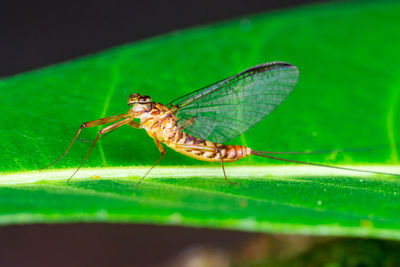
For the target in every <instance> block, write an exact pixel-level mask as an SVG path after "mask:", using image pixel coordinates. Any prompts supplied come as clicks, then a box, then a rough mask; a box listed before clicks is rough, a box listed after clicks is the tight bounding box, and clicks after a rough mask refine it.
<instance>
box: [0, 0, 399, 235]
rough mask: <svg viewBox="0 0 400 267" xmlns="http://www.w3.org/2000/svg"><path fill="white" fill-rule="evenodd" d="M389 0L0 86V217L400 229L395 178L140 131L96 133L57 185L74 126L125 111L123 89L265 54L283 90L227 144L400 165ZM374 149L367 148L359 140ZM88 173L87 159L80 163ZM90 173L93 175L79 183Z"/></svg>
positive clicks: (179, 91)
mask: <svg viewBox="0 0 400 267" xmlns="http://www.w3.org/2000/svg"><path fill="white" fill-rule="evenodd" d="M399 12H400V3H397V2H390V1H388V2H380V3H336V4H335V3H330V4H323V5H322V4H321V5H314V6H306V7H302V8H298V9H293V10H286V11H276V12H272V13H267V14H260V15H256V16H250V17H245V18H241V19H236V20H232V21H228V22H224V23H219V24H216V25H210V26H205V27H199V28H195V29H190V30H185V31H181V32H175V33H171V34H168V35H164V36H161V37H156V38H152V39H149V40H145V41H141V42H138V43H135V44H130V45H125V46H121V47H116V48H113V49H110V50H108V51H105V52H102V53H99V54H96V55H92V56H87V57H85V58H81V59H77V60H73V61H70V62H66V63H63V64H58V65H55V66H50V67H47V68H44V69H41V70H37V71H33V72H29V73H25V74H21V75H17V76H14V77H10V78H6V79H3V80H1V81H0V99H1V101H2V104H1V106H0V114H1V116H0V124H1V127H0V138H1V141H2V142H1V151H2V153H1V155H0V162H1V165H0V170H1V172H2V174H1V176H0V202H1V205H0V223H2V224H13V223H33V222H82V221H87V222H95V221H96V222H100V221H101V222H146V223H158V224H177V225H191V226H200V227H218V228H229V229H238V230H248V231H266V232H293V233H314V234H322V235H349V236H374V237H380V238H393V239H400V230H399V229H400V223H399V221H398V219H397V218H398V214H400V213H399V212H400V205H399V193H400V188H399V187H400V183H399V178H397V177H390V176H383V175H380V176H378V175H365V174H360V173H353V172H340V171H335V170H331V169H323V168H318V167H301V166H294V165H289V164H285V165H277V164H281V163H280V162H273V161H270V160H266V159H263V158H256V157H249V158H247V159H244V160H241V161H238V162H235V163H231V164H226V169H227V173H228V176H229V177H230V179H231V180H232V181H234V182H239V183H240V186H229V185H227V184H226V183H225V181H224V179H223V176H222V171H221V170H220V168H219V167H218V166H219V164H211V163H205V162H200V161H196V160H194V159H191V158H188V157H185V156H183V155H180V154H177V153H175V152H174V151H172V150H169V149H168V150H167V155H166V157H165V158H164V159H163V161H162V162H161V164H160V166H159V167H157V168H156V169H155V170H154V172H153V173H152V174H151V176H150V177H149V178H148V179H147V180H146V181H145V182H144V183H143V184H142V185H141V187H139V188H138V189H135V188H134V185H135V183H136V182H137V181H138V179H139V178H140V177H141V175H143V174H144V173H145V171H146V169H147V168H148V166H151V165H152V164H153V163H154V162H155V161H156V160H157V158H158V156H159V154H158V150H157V148H156V146H155V145H154V142H153V141H152V140H151V138H149V137H148V135H147V134H146V133H145V132H144V131H142V130H135V129H132V128H129V127H122V128H121V129H119V130H118V131H115V132H113V133H111V134H108V135H107V136H106V137H105V138H103V139H101V141H100V142H99V144H98V145H97V146H96V147H95V148H94V150H93V152H92V154H91V155H90V157H89V159H88V161H87V163H86V164H85V167H88V168H86V169H83V170H82V171H80V172H78V174H77V176H76V178H74V179H73V180H72V181H71V183H70V184H66V183H65V180H66V178H68V177H69V176H70V175H71V174H72V172H73V170H74V169H73V168H76V167H77V166H78V165H79V163H80V162H81V160H82V158H83V157H84V155H85V153H86V151H87V150H88V149H89V147H90V144H89V143H88V142H86V141H85V140H93V139H94V137H95V135H96V132H97V131H98V130H99V128H96V127H95V128H94V129H85V131H84V132H83V133H82V136H81V138H82V139H80V140H78V141H77V142H76V143H75V144H74V146H73V147H72V149H71V151H70V152H69V153H68V155H67V156H66V157H65V158H64V159H63V160H62V161H60V162H59V163H57V165H55V166H54V167H53V169H50V170H49V171H45V172H40V173H39V172H37V170H38V169H39V168H41V167H43V166H46V165H47V164H48V163H50V162H51V161H52V160H54V159H55V158H56V157H58V156H59V155H60V154H61V153H62V152H63V150H64V149H65V148H66V147H67V145H68V144H69V142H70V140H72V138H73V136H74V134H75V132H76V131H77V130H78V128H79V126H80V124H81V123H82V122H84V121H90V120H94V119H97V118H101V117H105V116H112V115H117V114H121V113H124V112H126V111H127V109H128V107H127V106H126V101H127V97H128V95H129V94H132V93H136V92H138V93H141V94H147V95H150V96H151V97H152V98H153V100H155V101H157V102H161V103H165V104H167V103H169V101H171V100H173V99H175V98H177V97H179V96H180V95H183V94H186V93H188V92H190V91H193V90H195V89H198V88H201V87H203V86H205V85H207V84H211V83H213V82H216V81H218V80H221V79H223V78H225V77H228V76H230V75H233V74H235V73H238V72H240V71H242V70H244V69H246V68H248V67H251V66H253V65H256V64H259V63H263V62H268V61H287V62H290V63H292V64H294V65H296V66H297V67H298V68H299V70H300V80H299V83H298V86H297V87H296V88H295V90H294V92H293V93H292V94H291V95H290V96H289V97H288V98H287V99H286V100H285V101H284V102H283V103H282V104H281V105H280V106H279V107H278V108H277V109H276V110H275V111H274V112H272V113H271V114H270V115H269V116H268V117H267V118H266V119H264V120H262V121H261V122H260V123H258V124H257V125H256V126H255V127H253V128H251V129H250V130H249V131H248V132H246V133H245V134H244V135H242V136H240V137H238V138H236V139H235V140H232V142H230V143H232V144H243V145H247V146H249V147H251V148H253V149H255V150H269V151H306V150H329V149H348V148H362V149H359V150H358V152H348V153H333V154H329V155H303V156H298V155H297V156H296V155H290V156H287V157H290V158H292V159H296V160H303V161H311V162H318V163H324V164H333V165H351V166H356V167H359V168H363V169H370V170H380V171H390V172H396V171H397V172H400V169H399V168H398V167H397V165H398V163H399V160H398V153H399V151H398V147H397V146H396V143H397V142H398V140H399V126H400V123H399V107H400V104H399V91H400V78H399V77H400V75H399V74H400V67H399V64H398V62H399V60H400V53H398V47H400V35H399V34H397V32H398V30H397V29H398V28H399V27H400V19H399V17H398V14H399ZM370 148H371V149H370ZM89 167H90V168H89ZM92 176H93V177H96V176H100V179H95V178H90V177H92Z"/></svg>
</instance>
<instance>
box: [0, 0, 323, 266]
mask: <svg viewBox="0 0 400 267" xmlns="http://www.w3.org/2000/svg"><path fill="white" fill-rule="evenodd" d="M310 2H321V1H310V0H308V1H307V0H306V1H304V0H292V1H290V0H280V1H276V0H275V1H251V0H246V1H243V0H232V1H215V0H203V1H183V0H182V1H99V0H97V1H96V0H93V1H90V0H83V1H75V2H74V1H66V0H61V1H54V0H53V1H50V0H47V1H30V0H26V1H1V2H0V38H1V39H0V40H1V41H0V62H1V63H0V77H5V76H9V75H13V74H17V73H20V72H24V71H27V70H31V69H35V68H39V67H43V66H46V65H49V64H53V63H57V62H62V61H65V60H70V59H73V58H77V57H80V56H83V55H88V54H91V53H95V52H98V51H100V50H103V49H106V48H109V47H113V46H116V45H119V44H124V43H129V42H133V41H136V40H140V39H144V38H147V37H151V36H155V35H159V34H162V33H167V32H171V31H175V30H180V29H185V28H188V27H192V26H197V25H202V24H209V23H213V22H217V21H222V20H226V19H231V18H236V17H239V16H244V15H247V14H253V13H259V12H264V11H268V10H273V9H280V8H287V7H295V6H297V5H301V4H306V3H310ZM252 238H256V234H250V233H244V232H235V231H218V230H206V229H192V228H181V227H162V226H144V225H122V224H70V225H31V226H5V227H0V265H1V266H21V265H25V266H26V265H29V266H35V265H36V266H37V265H41V266H91V265H95V266H111V265H112V266H146V265H153V264H155V263H162V262H164V261H166V260H168V259H171V258H173V257H174V256H176V255H178V254H180V253H181V251H183V250H184V249H185V248H188V247H191V246H194V245H197V244H203V245H206V246H213V247H220V248H223V249H226V250H231V251H232V250H235V249H237V248H238V247H240V246H241V245H243V244H244V243H245V242H247V241H248V240H250V239H252Z"/></svg>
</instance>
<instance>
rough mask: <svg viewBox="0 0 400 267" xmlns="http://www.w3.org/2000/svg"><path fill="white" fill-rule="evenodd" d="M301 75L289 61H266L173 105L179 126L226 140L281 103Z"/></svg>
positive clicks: (240, 132)
mask: <svg viewBox="0 0 400 267" xmlns="http://www.w3.org/2000/svg"><path fill="white" fill-rule="evenodd" d="M298 76H299V72H298V69H297V68H296V67H295V66H293V65H291V64H289V63H285V62H270V63H265V64H261V65H257V66H254V67H252V68H250V69H247V70H245V71H243V72H241V73H239V74H237V75H234V76H231V77H229V78H226V79H224V80H222V81H220V82H217V83H215V84H212V85H210V86H207V87H204V88H202V89H199V90H197V91H194V92H192V93H190V94H187V95H184V96H182V97H180V98H178V99H176V100H174V101H173V102H172V103H171V104H172V105H173V106H174V107H176V108H177V113H176V116H177V117H178V126H180V127H182V128H184V130H185V131H186V132H188V133H189V134H191V135H193V136H195V137H197V138H201V139H205V140H209V141H212V142H216V143H224V142H226V141H229V140H231V139H233V138H235V137H237V136H239V135H241V134H243V133H244V132H246V131H247V130H248V129H249V128H250V127H252V126H254V125H255V124H256V123H257V122H259V121H260V120H261V119H262V118H264V117H265V116H266V115H268V114H269V113H270V112H271V111H273V110H274V109H275V108H276V107H277V106H278V105H279V104H280V103H282V101H283V100H284V99H285V98H286V97H287V96H288V95H289V93H290V92H291V91H292V89H293V88H294V86H295V85H296V83H297V79H298Z"/></svg>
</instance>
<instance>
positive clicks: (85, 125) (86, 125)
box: [40, 114, 128, 170]
mask: <svg viewBox="0 0 400 267" xmlns="http://www.w3.org/2000/svg"><path fill="white" fill-rule="evenodd" d="M126 117H128V115H127V114H120V115H116V116H111V117H107V118H101V119H97V120H94V121H89V122H84V123H82V125H81V127H79V129H78V132H77V133H76V134H75V137H74V139H72V141H71V143H70V144H69V146H68V147H67V149H66V150H65V152H64V153H63V154H62V155H61V156H60V157H59V158H58V159H56V160H55V161H53V162H52V163H50V164H49V165H47V166H46V167H43V168H41V169H40V170H43V169H46V168H48V167H50V166H51V165H53V164H55V163H56V162H57V161H59V160H60V159H62V158H63V157H64V156H65V154H67V152H68V150H69V149H70V148H71V146H72V144H73V143H74V142H75V140H76V138H77V137H78V135H79V134H80V133H81V131H82V129H83V128H91V127H94V126H99V125H103V124H107V123H111V122H114V121H118V120H121V119H124V118H126Z"/></svg>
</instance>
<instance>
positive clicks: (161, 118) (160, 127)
mask: <svg viewBox="0 0 400 267" xmlns="http://www.w3.org/2000/svg"><path fill="white" fill-rule="evenodd" d="M145 105H147V106H146V107H142V106H137V105H135V106H134V107H132V109H131V110H130V112H131V114H132V115H133V116H134V117H135V118H139V119H140V125H141V128H144V129H145V130H146V131H147V133H148V135H149V136H150V137H152V138H154V139H158V141H160V142H162V143H164V144H166V145H167V146H168V147H170V148H172V149H173V150H175V151H177V152H179V153H182V154H184V155H186V156H189V157H192V158H195V159H197V160H202V161H208V162H221V158H222V160H223V161H224V162H232V161H236V160H239V159H242V158H244V157H247V156H249V155H250V154H251V149H250V148H248V147H245V146H240V145H223V144H218V143H214V142H210V141H207V140H203V139H199V138H196V137H194V136H191V135H190V134H187V133H185V132H184V131H183V130H182V129H181V128H180V127H178V124H177V122H178V118H177V117H176V116H175V114H174V113H173V112H170V109H169V108H168V107H166V106H165V105H163V104H160V103H156V102H151V103H148V104H145ZM143 106H144V105H143Z"/></svg>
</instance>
